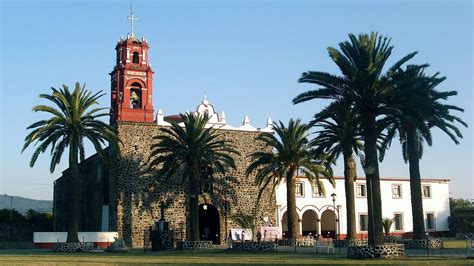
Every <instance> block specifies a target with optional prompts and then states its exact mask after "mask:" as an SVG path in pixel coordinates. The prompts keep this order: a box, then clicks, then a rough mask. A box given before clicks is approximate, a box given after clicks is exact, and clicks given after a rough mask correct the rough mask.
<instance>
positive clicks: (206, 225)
mask: <svg viewBox="0 0 474 266" xmlns="http://www.w3.org/2000/svg"><path fill="white" fill-rule="evenodd" d="M199 236H200V237H201V240H202V241H203V240H209V241H212V243H213V244H216V245H217V244H219V237H220V221H219V211H218V210H217V208H216V207H215V206H213V205H211V204H207V203H204V204H201V205H199Z"/></svg>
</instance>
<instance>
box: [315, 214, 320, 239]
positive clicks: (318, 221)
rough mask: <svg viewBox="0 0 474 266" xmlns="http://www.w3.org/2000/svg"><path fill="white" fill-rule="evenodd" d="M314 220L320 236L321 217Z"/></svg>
mask: <svg viewBox="0 0 474 266" xmlns="http://www.w3.org/2000/svg"><path fill="white" fill-rule="evenodd" d="M316 221H317V223H318V229H317V230H318V235H319V236H320V235H321V219H320V218H318V220H316Z"/></svg>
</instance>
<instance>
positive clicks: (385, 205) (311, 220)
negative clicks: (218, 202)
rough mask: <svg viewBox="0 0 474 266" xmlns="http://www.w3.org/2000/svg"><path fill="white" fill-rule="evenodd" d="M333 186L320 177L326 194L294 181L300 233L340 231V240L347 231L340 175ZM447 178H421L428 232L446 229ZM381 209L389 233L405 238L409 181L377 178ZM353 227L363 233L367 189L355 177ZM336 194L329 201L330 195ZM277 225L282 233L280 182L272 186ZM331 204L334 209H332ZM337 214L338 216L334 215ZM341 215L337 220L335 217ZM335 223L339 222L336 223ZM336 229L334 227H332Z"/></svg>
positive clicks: (282, 192)
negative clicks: (389, 223)
mask: <svg viewBox="0 0 474 266" xmlns="http://www.w3.org/2000/svg"><path fill="white" fill-rule="evenodd" d="M335 179H336V186H335V188H333V187H332V186H331V184H330V183H329V182H328V181H327V180H323V182H324V186H325V189H326V195H325V196H322V195H321V194H320V193H318V190H317V186H315V185H312V184H310V182H309V181H308V180H307V179H306V178H304V177H302V178H300V179H299V180H298V181H297V183H296V208H297V213H298V218H299V232H300V234H301V235H303V236H305V235H309V234H312V235H314V234H316V233H317V234H319V235H322V236H323V237H327V236H328V234H329V236H330V237H335V236H336V234H337V232H338V231H337V230H338V228H339V230H340V238H341V239H344V238H345V236H346V232H347V222H346V198H345V188H344V178H343V177H336V178H335ZM448 182H449V180H448V179H422V182H421V184H422V191H423V212H424V216H425V219H424V221H425V229H426V231H427V232H430V234H432V235H436V234H439V233H443V232H446V231H448V217H449V216H450V209H449V186H448ZM380 186H381V194H382V212H383V217H384V218H385V217H386V218H394V219H395V222H394V224H393V225H392V228H391V232H392V235H402V236H404V237H409V236H410V235H411V234H412V232H413V223H412V213H411V199H410V198H411V197H410V180H409V179H407V178H381V181H380ZM354 187H355V188H354V189H355V209H356V211H355V213H356V228H357V229H356V230H357V236H358V237H359V238H365V237H366V236H367V229H368V215H367V213H368V212H367V191H366V188H367V186H366V180H365V178H364V177H358V178H357V181H356V182H355V185H354ZM333 193H335V194H336V201H335V204H333V199H332V197H331V194H333ZM276 204H277V211H276V217H277V226H279V227H280V228H281V229H282V231H283V233H285V232H286V231H288V226H287V218H286V210H287V206H286V184H285V183H284V182H283V183H281V184H280V185H279V186H278V187H277V189H276ZM334 206H335V208H334ZM335 209H336V211H334V210H335ZM338 213H339V215H338ZM335 214H336V217H341V219H337V218H336V219H335ZM338 223H339V224H338ZM335 229H336V230H335Z"/></svg>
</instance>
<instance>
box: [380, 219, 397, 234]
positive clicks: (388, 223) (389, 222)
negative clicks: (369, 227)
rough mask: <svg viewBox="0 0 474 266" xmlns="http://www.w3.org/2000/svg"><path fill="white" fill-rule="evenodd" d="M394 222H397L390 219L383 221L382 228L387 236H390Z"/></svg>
mask: <svg viewBox="0 0 474 266" xmlns="http://www.w3.org/2000/svg"><path fill="white" fill-rule="evenodd" d="M394 222H395V219H390V218H383V219H382V226H383V230H384V231H385V235H386V236H389V235H390V228H392V225H393V223H394Z"/></svg>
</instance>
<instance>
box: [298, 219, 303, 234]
mask: <svg viewBox="0 0 474 266" xmlns="http://www.w3.org/2000/svg"><path fill="white" fill-rule="evenodd" d="M298 216H299V215H298ZM302 218H303V217H301V219H300V218H298V235H300V236H302V235H303V219H302Z"/></svg>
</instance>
